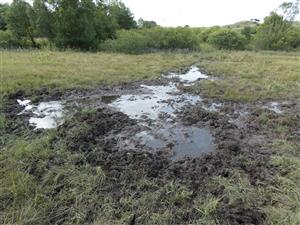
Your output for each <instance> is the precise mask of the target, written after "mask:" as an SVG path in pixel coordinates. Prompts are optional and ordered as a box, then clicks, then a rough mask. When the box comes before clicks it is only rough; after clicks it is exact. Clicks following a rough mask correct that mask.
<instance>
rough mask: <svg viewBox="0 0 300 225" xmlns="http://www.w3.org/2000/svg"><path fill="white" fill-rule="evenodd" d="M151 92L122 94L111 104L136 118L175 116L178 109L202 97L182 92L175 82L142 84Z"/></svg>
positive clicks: (153, 118)
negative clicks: (152, 84) (157, 84)
mask: <svg viewBox="0 0 300 225" xmlns="http://www.w3.org/2000/svg"><path fill="white" fill-rule="evenodd" d="M142 87H143V88H144V89H146V91H148V92H149V91H150V94H139V95H122V96H121V97H120V98H119V99H117V100H116V101H114V102H112V103H111V104H110V106H112V107H116V108H117V109H119V110H120V111H121V112H123V113H125V114H127V115H128V116H129V117H131V118H134V119H152V120H155V119H158V117H159V115H160V114H161V113H167V114H169V115H171V116H173V114H174V112H175V111H176V110H179V109H180V108H181V107H183V106H184V105H187V104H195V103H196V102H198V101H200V100H201V98H200V97H199V96H196V95H190V94H185V93H184V94H180V92H179V90H178V89H177V87H176V85H175V84H174V83H170V84H169V85H166V86H146V85H142Z"/></svg>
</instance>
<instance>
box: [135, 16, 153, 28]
mask: <svg viewBox="0 0 300 225" xmlns="http://www.w3.org/2000/svg"><path fill="white" fill-rule="evenodd" d="M157 26H158V24H157V23H156V22H155V21H147V20H143V19H142V18H140V19H139V20H138V27H139V28H154V27H157Z"/></svg>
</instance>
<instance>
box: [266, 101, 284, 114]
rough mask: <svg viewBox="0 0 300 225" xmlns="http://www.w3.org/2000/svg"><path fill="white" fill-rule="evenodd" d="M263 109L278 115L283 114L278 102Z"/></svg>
mask: <svg viewBox="0 0 300 225" xmlns="http://www.w3.org/2000/svg"><path fill="white" fill-rule="evenodd" d="M262 108H264V109H268V110H271V111H273V112H275V113H277V114H281V113H283V111H282V110H281V109H280V105H279V103H278V102H271V103H269V104H267V106H263V107H262Z"/></svg>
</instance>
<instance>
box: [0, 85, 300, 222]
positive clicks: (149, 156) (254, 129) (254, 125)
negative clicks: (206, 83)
mask: <svg viewBox="0 0 300 225" xmlns="http://www.w3.org/2000/svg"><path fill="white" fill-rule="evenodd" d="M126 90H127V89H120V90H119V91H117V92H116V93H117V94H118V93H119V94H120V93H124V92H126ZM113 91H115V89H109V88H108V91H107V92H105V93H106V94H107V93H109V92H113ZM74 93H75V91H72V92H69V94H67V96H69V97H66V98H67V99H68V98H69V99H70V98H73V97H74V96H77V97H78V96H80V95H81V94H82V93H76V94H74ZM99 93H103V88H102V89H101V90H100V89H99V90H95V91H94V94H95V95H99ZM22 95H23V93H16V94H15V95H11V96H9V97H8V98H7V104H6V108H5V116H6V117H7V119H8V124H7V125H6V130H7V132H9V133H15V134H16V135H21V133H22V132H24V121H25V119H24V118H22V117H16V114H17V112H19V111H20V108H18V106H17V105H16V104H15V102H16V99H17V98H21V97H22ZM42 95H46V96H47V93H45V92H43V94H42ZM84 95H86V93H85V94H84ZM61 96H62V94H61V93H60V92H57V93H55V95H54V97H55V98H58V97H61ZM65 96H66V95H65ZM41 98H43V99H45V97H41ZM226 106H230V107H226ZM232 106H233V107H235V108H236V109H240V108H242V107H240V106H238V107H237V106H234V104H233V103H230V102H229V103H226V104H225V107H223V111H221V112H208V111H206V110H204V109H203V108H202V107H201V106H200V105H198V106H191V107H187V108H186V109H185V110H184V111H183V112H181V113H180V114H179V115H178V119H177V120H179V121H181V122H183V123H184V124H185V125H187V126H189V125H193V126H197V127H206V128H208V129H209V130H210V131H211V132H212V134H213V136H214V138H215V143H216V145H217V149H216V151H215V152H213V153H209V154H206V155H203V156H202V157H198V158H186V159H184V160H180V161H172V160H170V159H169V158H168V156H167V154H166V153H165V152H164V151H159V152H149V151H146V150H145V149H143V148H141V147H140V146H138V145H132V144H128V143H126V140H128V139H130V138H131V137H132V135H133V134H134V133H136V132H137V131H138V130H139V129H140V126H139V125H138V124H137V123H136V121H135V120H133V119H130V118H129V117H128V116H127V115H124V114H123V113H121V112H117V111H115V110H113V109H110V108H107V107H100V108H99V109H96V110H91V111H84V110H82V111H79V112H77V113H75V114H74V115H72V116H71V117H70V118H69V119H67V121H66V122H65V123H64V124H63V125H62V126H60V127H59V128H58V130H57V134H56V137H55V138H54V140H53V142H52V145H53V148H54V147H55V146H56V145H64V146H66V148H67V149H68V150H69V151H71V152H74V153H76V152H80V153H83V154H84V156H85V159H78V160H77V161H76V162H75V163H76V164H77V165H83V164H85V163H86V162H87V163H89V164H91V165H93V166H101V168H102V169H103V170H104V172H105V174H106V176H107V179H108V181H109V182H107V185H106V187H105V189H104V190H102V191H104V192H105V193H106V194H107V195H108V196H110V197H111V198H113V199H114V201H115V204H116V208H122V205H121V203H120V202H119V200H120V199H121V198H122V197H124V196H125V195H126V194H127V193H128V192H135V193H136V196H137V198H138V197H139V196H142V195H143V192H142V191H141V190H140V189H138V188H137V183H136V181H138V180H139V179H140V178H141V177H147V179H150V180H151V179H153V180H155V181H156V183H157V187H156V188H159V187H162V186H164V185H165V184H166V183H168V182H170V181H175V182H177V183H178V184H182V185H185V186H187V187H188V188H189V190H190V191H191V192H192V197H193V198H196V197H197V196H201V195H203V196H205V195H207V194H211V195H213V196H216V197H222V196H223V192H224V187H223V186H218V185H215V186H214V185H210V186H207V183H208V182H207V181H209V180H210V179H211V178H212V177H216V176H220V177H231V176H232V175H233V173H234V171H237V170H238V171H243V173H245V174H246V176H247V177H248V178H249V180H250V182H251V185H253V186H258V185H268V184H271V183H272V182H273V178H274V174H275V172H276V168H273V166H272V165H271V164H270V155H271V154H272V151H271V150H270V149H268V148H267V147H266V146H267V144H268V143H271V142H272V132H266V129H262V124H261V121H260V120H259V116H260V115H261V114H262V113H267V114H268V116H269V118H270V120H273V121H279V120H280V118H281V117H280V115H278V114H276V113H273V112H270V111H267V110H264V109H260V110H257V109H255V107H253V108H249V109H248V110H249V114H247V116H245V117H242V118H236V116H234V115H233V111H234V110H232ZM239 107H240V108H239ZM291 118H292V119H291V120H289V122H288V121H286V123H290V124H288V126H290V129H291V132H296V131H297V129H299V127H300V126H299V122H298V121H299V118H297V115H295V116H294V117H291ZM233 119H235V120H236V122H230V121H231V120H233ZM283 122H285V121H283ZM22 123H23V126H21V124H22ZM270 126H271V125H270ZM25 127H26V129H29V130H30V131H31V129H30V128H28V126H25ZM270 129H271V127H270ZM31 132H32V131H31ZM263 204H264V202H262V201H257V202H253V203H252V205H251V206H249V205H248V206H246V205H245V204H244V203H243V202H242V201H241V202H240V203H235V204H230V202H229V201H228V199H226V198H221V202H220V206H219V207H218V210H217V213H216V215H215V217H216V219H217V220H218V221H219V222H220V223H221V224H224V225H225V224H226V225H227V224H232V225H235V224H262V223H263V219H264V214H263V212H261V211H260V210H259V208H260V207H261V206H262V205H263ZM180 207H187V208H188V207H190V206H189V205H188V203H186V204H185V205H180V204H179V205H175V206H174V213H175V212H176V208H180ZM187 212H188V213H187V214H186V215H185V216H182V217H181V219H180V220H178V221H174V224H187V223H188V222H189V221H191V220H193V219H195V218H197V216H199V215H198V213H197V212H195V211H194V210H192V209H191V210H190V211H187ZM141 216H142V215H135V216H134V218H135V219H134V221H137V222H136V224H142V222H141V223H138V221H140V220H139V217H141ZM116 217H117V215H116Z"/></svg>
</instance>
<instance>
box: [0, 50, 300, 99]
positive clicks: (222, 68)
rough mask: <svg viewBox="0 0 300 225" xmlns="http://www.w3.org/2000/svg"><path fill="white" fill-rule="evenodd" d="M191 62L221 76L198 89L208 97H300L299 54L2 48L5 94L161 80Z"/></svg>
mask: <svg viewBox="0 0 300 225" xmlns="http://www.w3.org/2000/svg"><path fill="white" fill-rule="evenodd" d="M191 64H198V65H199V66H200V67H201V68H203V69H205V70H207V71H209V72H210V73H211V74H213V75H215V76H219V77H221V79H219V80H217V81H216V82H209V81H206V82H203V83H202V84H200V85H197V86H194V87H193V88H192V90H193V91H195V92H199V91H200V90H201V94H204V95H207V96H208V97H217V98H221V99H227V100H242V101H253V100H259V99H272V98H276V99H282V98H289V97H293V98H300V91H299V90H300V54H299V53H276V52H226V51H225V52H220V51H215V52H210V53H193V54H172V53H157V54H145V55H125V54H105V53H80V52H51V51H1V81H2V82H1V93H2V94H3V93H12V92H15V91H18V90H32V89H38V88H41V87H43V86H45V87H49V88H50V89H51V88H79V87H80V88H92V87H95V86H96V85H97V84H117V83H125V82H131V81H137V80H145V79H155V78H158V77H159V76H160V74H161V73H163V72H167V71H169V70H171V69H178V68H181V67H183V66H188V65H191ZM223 78H224V79H223Z"/></svg>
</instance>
